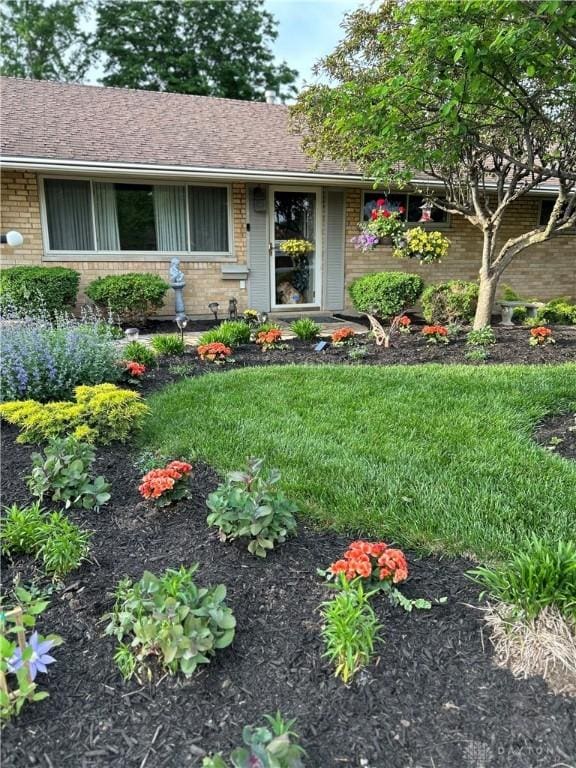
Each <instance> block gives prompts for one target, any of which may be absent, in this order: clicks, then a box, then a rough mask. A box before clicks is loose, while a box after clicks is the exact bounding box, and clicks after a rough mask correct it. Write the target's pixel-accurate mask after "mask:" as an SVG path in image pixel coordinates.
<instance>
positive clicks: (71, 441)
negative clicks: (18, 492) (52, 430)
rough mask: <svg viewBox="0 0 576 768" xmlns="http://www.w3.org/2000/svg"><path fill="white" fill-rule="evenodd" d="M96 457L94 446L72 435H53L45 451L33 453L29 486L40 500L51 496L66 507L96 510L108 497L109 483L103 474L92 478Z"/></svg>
mask: <svg viewBox="0 0 576 768" xmlns="http://www.w3.org/2000/svg"><path fill="white" fill-rule="evenodd" d="M95 458H96V454H95V451H94V448H93V447H92V446H91V445H90V444H89V443H83V442H81V441H80V440H77V439H76V438H75V437H72V436H69V437H54V438H52V439H51V440H50V441H49V442H48V445H47V446H46V447H45V448H44V454H41V453H33V454H32V467H33V469H32V474H31V475H30V476H29V478H28V488H29V489H30V492H31V493H32V495H33V496H36V497H37V498H38V499H39V500H40V502H42V501H43V500H44V497H45V496H47V495H50V497H51V499H52V501H60V502H64V506H65V508H66V509H68V507H72V506H80V507H82V508H83V509H96V510H98V509H99V508H100V507H101V506H102V505H103V504H106V503H107V502H108V500H109V499H110V493H109V490H110V485H109V483H107V482H106V480H105V479H104V478H103V477H102V476H99V477H95V478H92V477H91V469H92V464H93V463H94V460H95Z"/></svg>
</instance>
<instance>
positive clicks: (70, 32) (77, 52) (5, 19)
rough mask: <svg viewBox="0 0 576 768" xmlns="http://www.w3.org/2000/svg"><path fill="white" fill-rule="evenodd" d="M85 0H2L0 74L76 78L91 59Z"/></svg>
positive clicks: (60, 78) (39, 78)
mask: <svg viewBox="0 0 576 768" xmlns="http://www.w3.org/2000/svg"><path fill="white" fill-rule="evenodd" d="M85 11H86V2H85V0H53V1H52V2H47V0H3V2H2V4H1V6H0V26H1V28H2V35H1V36H0V74H2V75H9V76H11V77H29V78H32V79H34V80H65V81H72V82H75V81H80V80H82V78H83V77H84V75H85V74H86V71H87V70H88V68H89V66H90V62H91V52H90V46H89V41H90V35H89V33H88V32H86V31H83V30H82V28H81V19H82V17H83V15H84V13H85Z"/></svg>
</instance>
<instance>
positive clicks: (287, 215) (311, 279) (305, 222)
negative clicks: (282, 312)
mask: <svg viewBox="0 0 576 768" xmlns="http://www.w3.org/2000/svg"><path fill="white" fill-rule="evenodd" d="M271 207H272V210H271V232H270V245H269V252H270V259H271V264H270V273H271V283H272V285H271V289H272V296H271V304H272V307H273V308H276V309H279V308H287V307H289V306H290V307H302V306H304V307H315V306H319V305H320V259H319V253H320V235H319V233H320V227H319V223H318V214H319V205H318V192H317V191H307V192H300V191H294V190H289V189H273V190H272V199H271ZM290 240H292V241H296V240H299V241H305V244H309V245H308V246H307V249H306V252H301V253H298V252H295V253H294V252H292V253H291V252H286V251H284V250H282V248H281V246H282V244H283V243H284V244H287V245H288V246H290V245H291V244H290V243H288V241H290ZM292 245H294V243H292ZM305 248H306V245H305Z"/></svg>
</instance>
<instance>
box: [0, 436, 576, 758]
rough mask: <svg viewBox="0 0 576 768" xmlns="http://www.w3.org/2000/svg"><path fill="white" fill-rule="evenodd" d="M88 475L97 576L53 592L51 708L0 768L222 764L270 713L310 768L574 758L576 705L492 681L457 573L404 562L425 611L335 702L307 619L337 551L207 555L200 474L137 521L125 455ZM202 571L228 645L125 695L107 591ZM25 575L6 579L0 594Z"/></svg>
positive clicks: (334, 685) (18, 465) (386, 630)
mask: <svg viewBox="0 0 576 768" xmlns="http://www.w3.org/2000/svg"><path fill="white" fill-rule="evenodd" d="M15 435H16V432H15V430H14V429H12V428H5V429H4V430H3V434H2V448H3V460H4V471H3V483H4V488H3V493H4V499H3V501H4V504H10V503H12V502H14V501H19V502H26V501H27V500H28V499H29V497H28V494H27V490H26V487H25V482H24V479H23V478H24V477H25V475H26V474H27V473H28V471H29V466H30V465H29V457H30V453H31V451H32V450H33V449H31V448H30V447H28V446H17V445H15V444H14V442H13V441H14V437H15ZM96 470H97V472H98V473H101V474H104V475H105V477H106V478H107V479H108V480H109V481H110V482H111V483H112V488H113V498H112V500H111V503H110V504H109V505H107V506H106V507H104V508H103V509H102V510H101V511H100V512H99V513H88V512H73V513H70V515H71V517H73V518H74V519H75V520H76V521H77V522H78V523H81V524H82V525H84V526H86V527H88V528H90V529H92V530H94V537H93V545H92V555H93V562H89V563H85V564H84V565H83V566H82V567H81V568H80V569H79V570H78V571H76V572H74V573H72V574H70V575H69V576H68V577H67V578H66V580H65V589H64V590H59V591H55V592H54V594H53V596H52V599H51V604H50V607H49V608H48V610H47V611H46V612H45V614H43V616H42V617H41V620H40V627H39V628H40V631H44V632H45V633H47V632H57V633H59V634H61V635H62V636H63V638H64V639H65V644H64V645H63V646H61V647H60V648H57V649H56V650H55V652H54V655H55V656H56V658H57V663H56V664H54V665H53V666H52V667H50V669H49V674H48V675H47V676H42V677H41V678H40V682H41V685H42V687H44V685H45V686H46V687H47V689H48V690H49V691H50V698H49V699H47V700H45V701H42V702H39V703H37V704H34V705H30V706H28V707H26V708H25V710H24V711H23V713H22V715H21V716H20V717H19V718H18V719H17V720H15V721H13V722H11V723H9V724H8V725H7V726H6V728H5V729H4V732H3V766H4V767H5V768H16V767H18V768H23V766H42V767H45V768H68V767H69V768H104V767H106V768H108V767H112V768H132V767H134V768H161V767H162V766H170V768H180V767H181V766H199V765H200V764H201V761H202V755H203V754H204V753H205V752H213V751H218V750H223V751H224V752H225V753H226V754H227V753H228V752H229V751H230V749H231V748H232V747H233V746H235V745H237V744H238V743H240V741H241V730H242V726H243V725H244V724H247V723H256V722H258V721H259V720H260V717H261V714H262V713H265V712H274V711H276V710H277V709H280V710H281V711H282V712H283V714H284V715H285V716H286V717H296V718H297V724H296V729H297V731H298V732H299V733H300V735H301V738H302V743H303V746H304V747H305V748H306V750H307V752H308V759H307V762H306V765H307V766H308V768H341V767H342V766H351V767H353V768H362V767H363V768H409V767H412V768H417V767H422V768H423V767H424V766H430V767H431V766H438V768H440V766H442V768H465V767H466V768H468V766H469V767H470V768H478V767H479V766H485V768H518V766H522V767H524V766H530V767H531V768H550V766H552V765H560V764H562V765H570V764H571V761H572V759H573V756H574V755H576V728H575V727H574V726H575V722H576V700H574V699H569V698H567V697H563V696H554V695H552V694H550V692H549V691H548V689H547V687H546V685H545V684H544V682H543V681H542V680H541V679H539V678H534V679H529V680H516V679H514V678H513V677H512V675H511V674H510V673H509V672H507V671H505V670H502V669H499V668H497V667H495V666H494V665H493V663H492V658H491V648H490V643H489V641H488V639H487V638H486V637H485V636H484V635H483V621H482V616H481V613H480V611H479V610H478V609H477V608H475V607H473V606H477V605H478V588H477V587H476V586H475V585H474V584H473V583H472V582H470V581H469V580H468V579H467V578H466V577H465V575H464V572H465V570H466V569H467V568H469V567H470V565H471V564H470V563H469V562H468V561H465V560H448V559H439V558H425V559H417V558H415V557H411V558H410V563H411V578H410V581H409V582H408V584H407V585H406V588H405V592H406V594H407V595H409V596H411V597H416V596H426V597H430V598H434V597H442V596H445V597H447V598H448V601H447V603H446V604H443V605H437V606H435V607H433V609H432V610H431V611H416V612H414V613H412V614H407V613H404V612H403V611H402V610H401V609H400V608H392V607H391V606H390V605H389V604H388V603H387V602H384V601H383V600H378V601H376V604H375V607H376V610H377V613H378V615H379V618H380V620H381V622H382V624H383V630H382V636H383V641H384V642H383V643H382V645H381V646H380V647H379V657H378V659H377V661H376V663H374V664H372V665H371V666H370V667H369V668H368V669H366V670H365V671H364V672H362V673H361V674H360V675H358V677H357V678H356V680H355V681H354V682H353V683H352V685H351V686H350V687H349V688H347V687H345V686H344V685H343V684H342V683H340V682H339V681H338V680H336V679H335V678H334V676H333V674H332V670H331V668H330V667H329V665H328V663H327V661H326V660H325V659H324V658H323V656H322V653H323V645H322V641H321V637H320V616H319V614H318V610H317V609H318V606H319V604H320V603H321V602H322V601H323V600H325V599H326V598H327V597H328V596H329V594H330V593H329V592H328V591H327V590H326V588H325V587H324V586H323V585H322V582H321V580H320V578H319V577H318V576H317V574H316V569H317V568H318V567H325V566H326V565H328V564H329V563H330V562H331V561H332V560H334V559H335V558H337V557H338V556H339V555H340V554H341V553H342V551H343V549H344V548H345V547H346V545H347V543H348V541H349V539H347V538H344V537H342V536H339V535H336V534H334V533H318V532H315V531H312V530H310V529H308V528H306V527H304V526H303V525H301V526H300V529H299V533H298V536H297V537H296V538H293V539H291V540H290V541H289V542H287V543H286V544H285V545H283V546H282V547H281V548H279V549H278V550H277V551H274V552H273V553H272V554H270V555H269V557H268V558H267V559H266V560H258V559H256V558H253V557H252V556H250V555H249V554H248V552H247V551H245V550H244V549H243V548H240V547H238V546H235V545H223V544H221V543H219V542H218V540H217V538H216V536H215V533H214V531H212V530H209V529H208V528H207V527H206V524H205V517H206V508H205V498H206V495H207V494H208V493H209V492H210V491H211V490H213V489H214V487H215V485H216V483H217V477H216V476H215V474H214V472H213V471H212V470H211V469H210V468H208V467H206V466H203V465H201V464H197V465H196V466H195V469H194V475H193V498H192V499H191V500H189V501H187V502H181V503H179V504H178V505H177V506H176V507H175V508H174V509H172V510H169V511H168V510H164V511H160V512H158V511H151V510H150V509H149V508H148V507H147V506H146V505H145V504H144V503H143V502H142V500H141V498H140V497H139V495H138V493H137V489H136V486H137V482H138V479H139V476H140V472H139V471H138V470H137V469H136V468H135V466H134V464H133V461H132V458H131V456H130V454H129V452H128V451H127V450H126V448H125V447H123V446H112V447H108V448H105V449H102V450H101V451H100V452H99V454H98V459H97V467H96ZM194 562H199V563H200V564H201V567H200V570H199V574H198V580H199V581H200V582H201V583H205V584H208V583H216V582H223V583H225V584H226V585H227V586H228V600H229V604H230V605H231V607H232V609H233V611H234V613H235V615H236V618H237V620H238V631H237V635H236V638H235V641H234V643H233V644H232V645H231V646H230V647H229V648H227V649H225V650H223V651H220V652H219V653H218V656H217V657H216V658H215V659H214V661H213V662H212V663H211V664H210V665H209V666H208V667H206V668H204V669H203V670H202V671H201V672H200V673H198V674H196V675H195V676H194V677H193V678H191V679H190V680H185V679H181V678H169V677H167V678H165V679H163V680H161V681H158V680H155V681H154V682H152V683H145V684H142V685H141V684H139V683H138V682H137V681H132V682H129V683H124V682H123V681H122V678H121V676H120V674H119V672H118V671H117V669H116V667H115V664H114V662H113V658H112V656H113V650H114V641H113V640H111V639H110V638H106V637H103V636H102V632H103V625H102V624H101V623H99V620H100V618H101V616H102V614H104V613H106V612H107V611H108V610H109V609H110V608H111V606H112V602H113V601H112V597H111V594H110V593H111V590H112V589H113V587H114V585H115V584H116V582H117V581H118V580H119V579H120V578H122V577H124V576H130V577H133V578H139V577H140V576H141V574H142V572H143V570H144V569H149V570H152V571H154V572H159V571H161V570H162V569H164V568H167V567H173V568H174V567H178V566H179V565H181V564H185V565H189V564H191V563H194ZM17 574H20V575H21V576H22V578H23V580H25V581H26V580H29V579H30V578H31V577H32V576H33V575H34V569H33V565H32V563H30V562H27V561H25V560H23V559H18V560H16V561H15V562H14V563H11V562H10V561H8V562H6V563H4V569H3V576H4V583H5V590H8V589H9V588H10V586H11V584H12V582H13V580H14V578H15V577H16V576H17Z"/></svg>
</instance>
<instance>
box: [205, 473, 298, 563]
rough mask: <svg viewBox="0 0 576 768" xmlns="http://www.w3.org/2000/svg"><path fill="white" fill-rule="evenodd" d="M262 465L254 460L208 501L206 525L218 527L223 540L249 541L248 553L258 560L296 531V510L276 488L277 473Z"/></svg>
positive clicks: (229, 477) (230, 476) (231, 475)
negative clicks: (266, 470)
mask: <svg viewBox="0 0 576 768" xmlns="http://www.w3.org/2000/svg"><path fill="white" fill-rule="evenodd" d="M263 463H264V460H263V459H251V460H250V461H249V462H248V469H247V471H246V472H230V473H229V474H228V475H227V477H226V481H225V482H224V483H221V484H220V485H219V486H218V488H217V489H216V490H215V491H214V492H213V493H211V494H210V496H208V499H207V501H206V505H207V506H208V509H210V514H209V515H208V517H207V519H206V522H207V523H208V525H215V526H217V527H218V529H219V534H220V539H221V540H222V541H233V540H235V539H248V551H249V552H250V553H251V554H253V555H257V556H258V557H266V554H267V552H268V550H270V549H273V548H274V545H275V544H277V543H283V542H284V541H286V538H287V537H288V536H289V535H291V534H293V533H294V532H295V531H296V520H295V518H294V513H295V512H296V509H297V508H296V506H295V505H294V504H292V502H290V501H288V499H287V498H286V497H285V496H284V494H283V493H282V491H280V490H278V489H277V488H276V487H275V485H276V483H277V482H278V481H279V480H280V473H279V472H278V470H276V469H272V470H270V471H269V472H268V473H265V472H263Z"/></svg>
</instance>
